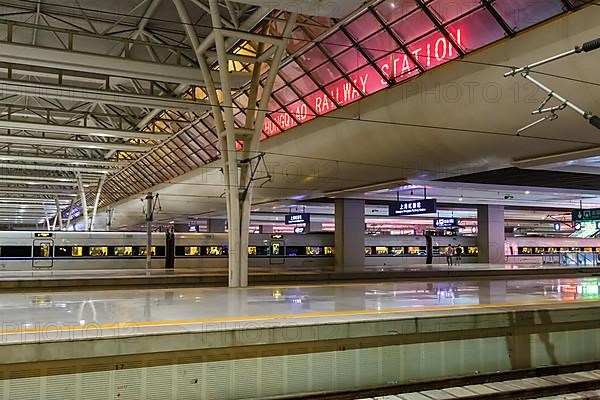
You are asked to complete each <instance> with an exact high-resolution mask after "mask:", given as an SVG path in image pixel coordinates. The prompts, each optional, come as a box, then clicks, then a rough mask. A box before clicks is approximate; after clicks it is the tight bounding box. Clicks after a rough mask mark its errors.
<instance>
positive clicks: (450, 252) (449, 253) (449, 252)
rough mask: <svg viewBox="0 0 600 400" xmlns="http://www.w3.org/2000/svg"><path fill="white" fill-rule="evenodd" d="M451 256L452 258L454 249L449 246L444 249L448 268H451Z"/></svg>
mask: <svg viewBox="0 0 600 400" xmlns="http://www.w3.org/2000/svg"><path fill="white" fill-rule="evenodd" d="M452 256H454V247H452V245H451V244H449V245H448V248H447V249H446V262H447V263H448V266H449V267H451V266H452Z"/></svg>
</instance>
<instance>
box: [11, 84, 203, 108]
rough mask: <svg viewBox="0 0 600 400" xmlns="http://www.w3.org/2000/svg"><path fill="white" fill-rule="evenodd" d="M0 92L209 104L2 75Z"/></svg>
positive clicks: (125, 102)
mask: <svg viewBox="0 0 600 400" xmlns="http://www.w3.org/2000/svg"><path fill="white" fill-rule="evenodd" d="M0 93H4V94H14V95H22V96H27V97H44V98H50V99H57V100H69V101H86V102H95V103H101V104H114V105H118V106H125V107H138V108H149V107H150V108H155V107H160V108H165V109H169V110H175V111H191V112H202V111H206V110H208V108H209V107H210V105H209V104H207V103H204V102H202V101H190V100H182V99H176V98H172V97H166V96H165V97H161V96H150V95H143V94H136V93H126V92H117V91H112V90H95V89H86V88H81V87H76V86H64V85H52V84H46V83H38V82H28V81H17V80H10V79H0Z"/></svg>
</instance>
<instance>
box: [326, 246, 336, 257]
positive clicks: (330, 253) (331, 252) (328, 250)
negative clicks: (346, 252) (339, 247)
mask: <svg viewBox="0 0 600 400" xmlns="http://www.w3.org/2000/svg"><path fill="white" fill-rule="evenodd" d="M324 250H325V255H326V256H333V255H335V247H325V249H324Z"/></svg>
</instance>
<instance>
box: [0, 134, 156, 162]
mask: <svg viewBox="0 0 600 400" xmlns="http://www.w3.org/2000/svg"><path fill="white" fill-rule="evenodd" d="M0 143H13V144H32V145H41V146H50V147H70V148H72V147H81V148H85V149H108V150H122V151H130V152H145V151H147V150H149V149H150V148H152V147H153V146H152V145H150V144H129V143H114V142H111V143H107V142H99V141H88V140H63V139H47V138H41V137H33V136H16V135H0ZM0 159H2V156H0Z"/></svg>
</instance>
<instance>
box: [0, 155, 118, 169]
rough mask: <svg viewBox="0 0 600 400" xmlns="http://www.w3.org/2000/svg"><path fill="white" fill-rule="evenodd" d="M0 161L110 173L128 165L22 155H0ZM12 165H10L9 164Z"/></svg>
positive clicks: (113, 162)
mask: <svg viewBox="0 0 600 400" xmlns="http://www.w3.org/2000/svg"><path fill="white" fill-rule="evenodd" d="M0 161H16V162H19V163H35V164H36V165H35V166H36V167H39V168H42V169H43V168H44V166H43V165H38V164H65V165H69V167H70V168H77V169H81V170H82V171H83V169H85V168H87V167H106V168H107V171H110V170H109V169H108V168H119V167H124V166H126V165H127V164H128V163H124V162H115V161H106V160H87V159H85V160H84V159H78V158H63V157H44V156H39V157H37V156H24V155H14V154H0ZM11 165H12V164H11ZM15 165H19V166H23V164H15ZM51 168H54V169H61V168H63V167H62V166H60V165H53V166H52V167H51Z"/></svg>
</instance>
